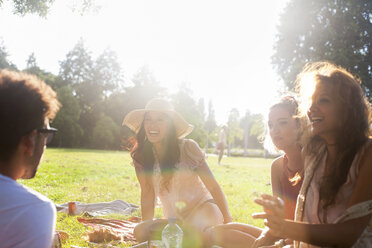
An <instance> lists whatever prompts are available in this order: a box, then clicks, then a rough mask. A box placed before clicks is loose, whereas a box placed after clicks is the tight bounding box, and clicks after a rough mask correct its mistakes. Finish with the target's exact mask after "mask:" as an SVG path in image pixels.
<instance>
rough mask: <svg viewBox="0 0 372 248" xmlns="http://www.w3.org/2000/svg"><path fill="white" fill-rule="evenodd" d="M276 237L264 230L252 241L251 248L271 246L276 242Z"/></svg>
mask: <svg viewBox="0 0 372 248" xmlns="http://www.w3.org/2000/svg"><path fill="white" fill-rule="evenodd" d="M277 239H278V238H277V237H274V236H273V235H271V233H270V231H269V229H267V228H266V229H265V230H263V231H262V233H261V235H260V236H259V237H258V238H257V239H256V240H255V241H254V243H253V245H252V246H251V248H258V247H263V246H264V247H266V246H267V245H272V244H274V243H275V241H276V240H277Z"/></svg>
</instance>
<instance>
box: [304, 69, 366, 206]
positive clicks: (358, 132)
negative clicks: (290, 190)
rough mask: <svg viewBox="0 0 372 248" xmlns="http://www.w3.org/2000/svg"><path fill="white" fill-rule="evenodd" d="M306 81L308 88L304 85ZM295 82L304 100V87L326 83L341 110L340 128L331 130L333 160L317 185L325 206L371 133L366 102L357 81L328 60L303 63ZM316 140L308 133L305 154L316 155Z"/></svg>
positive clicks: (335, 193)
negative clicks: (334, 159)
mask: <svg viewBox="0 0 372 248" xmlns="http://www.w3.org/2000/svg"><path fill="white" fill-rule="evenodd" d="M309 79H310V80H309ZM309 84H310V85H311V87H308V86H309ZM297 85H298V90H299V91H300V94H301V96H302V97H303V98H304V99H303V100H304V103H306V102H307V101H308V100H309V99H310V98H309V95H308V94H307V93H308V92H305V90H306V89H309V88H311V89H313V90H315V89H316V88H317V87H319V85H330V86H331V87H332V90H333V92H334V94H335V96H336V100H337V103H338V106H342V111H340V110H339V111H338V112H339V113H338V114H339V115H340V118H339V120H340V128H338V130H335V131H336V144H335V145H336V151H337V157H336V161H335V163H334V165H333V166H332V167H331V168H329V170H327V172H326V174H325V175H324V176H323V178H322V180H321V185H320V200H321V201H322V204H323V208H327V207H328V206H330V205H332V204H333V203H334V201H335V198H336V195H337V192H338V190H339V189H340V187H341V186H342V185H343V184H344V183H345V182H346V179H347V175H348V172H349V170H350V167H351V164H352V162H353V159H354V157H355V155H356V153H357V152H358V150H359V149H360V148H361V147H362V146H363V144H364V143H365V142H366V141H367V140H368V137H369V135H370V133H371V130H370V123H371V111H370V104H369V102H368V101H367V99H366V97H365V95H364V93H363V90H362V88H361V86H360V82H359V80H358V79H357V78H355V77H354V76H353V75H352V74H350V73H349V72H347V71H346V70H345V69H344V68H342V67H339V66H336V65H333V64H331V63H329V62H317V63H311V64H308V65H306V66H305V67H304V70H303V72H302V73H301V74H299V76H298V78H297ZM310 94H311V95H312V94H313V92H310ZM305 106H306V105H305ZM308 106H309V105H308ZM308 106H307V107H308ZM303 112H304V111H303ZM320 142H325V141H324V140H322V139H321V138H320V137H319V136H311V137H310V139H309V142H308V144H307V146H306V150H305V153H306V154H315V156H320V154H319V153H317V147H318V144H319V143H320Z"/></svg>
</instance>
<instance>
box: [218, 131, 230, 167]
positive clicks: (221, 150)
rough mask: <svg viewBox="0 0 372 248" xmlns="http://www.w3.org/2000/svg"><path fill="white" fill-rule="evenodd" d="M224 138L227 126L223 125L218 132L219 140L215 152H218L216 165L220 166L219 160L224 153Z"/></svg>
mask: <svg viewBox="0 0 372 248" xmlns="http://www.w3.org/2000/svg"><path fill="white" fill-rule="evenodd" d="M226 136H227V126H226V125H223V126H222V128H221V131H220V138H219V140H218V142H217V147H216V148H217V150H218V164H221V160H222V157H223V153H224V152H225V147H226V145H227V143H226Z"/></svg>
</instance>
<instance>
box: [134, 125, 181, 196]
mask: <svg viewBox="0 0 372 248" xmlns="http://www.w3.org/2000/svg"><path fill="white" fill-rule="evenodd" d="M168 123H169V124H168V129H167V133H166V134H165V138H164V140H163V145H164V156H163V157H162V158H159V166H160V171H161V175H162V180H161V186H162V187H161V188H162V190H163V189H167V190H169V188H168V186H169V182H170V180H171V178H172V176H173V172H174V170H175V169H176V164H177V163H178V162H179V158H180V148H179V145H178V143H179V140H178V138H177V133H176V128H175V126H174V124H173V121H172V120H171V119H170V118H168ZM136 141H137V142H136V145H135V146H134V147H133V149H132V150H131V151H130V154H131V156H132V158H133V160H135V161H136V162H137V163H139V164H140V165H142V166H143V170H144V171H145V172H147V173H150V174H152V173H153V172H154V163H155V156H154V151H153V145H152V144H151V142H149V141H148V140H147V138H146V132H145V128H144V125H143V122H142V124H141V128H140V130H139V132H138V133H137V135H136Z"/></svg>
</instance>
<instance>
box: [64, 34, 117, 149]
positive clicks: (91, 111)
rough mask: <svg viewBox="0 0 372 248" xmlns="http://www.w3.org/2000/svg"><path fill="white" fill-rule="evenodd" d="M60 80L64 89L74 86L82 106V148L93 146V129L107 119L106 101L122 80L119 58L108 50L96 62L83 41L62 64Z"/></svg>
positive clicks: (80, 120) (80, 121)
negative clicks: (103, 119)
mask: <svg viewBox="0 0 372 248" xmlns="http://www.w3.org/2000/svg"><path fill="white" fill-rule="evenodd" d="M60 77H61V78H62V80H63V84H62V85H63V86H69V87H71V89H72V90H73V95H74V96H75V97H76V98H77V100H78V102H79V105H80V109H81V115H80V118H79V125H80V126H81V127H84V135H83V138H82V145H83V146H85V147H93V146H94V142H93V140H92V138H93V132H94V128H95V127H96V124H97V122H98V121H99V120H100V118H102V117H103V116H105V114H104V111H105V109H106V107H107V106H106V104H105V103H106V100H107V98H108V97H109V96H110V94H113V93H114V92H115V90H116V88H117V86H118V85H120V84H121V83H122V81H123V80H122V71H121V67H120V65H119V63H118V61H117V56H116V54H115V53H114V52H112V51H111V50H108V49H106V50H105V51H104V52H103V53H102V54H101V55H100V56H99V57H98V58H97V59H96V60H94V59H93V58H92V56H91V52H90V51H88V50H87V49H86V48H85V45H84V41H83V40H80V41H79V42H78V43H77V44H76V45H75V47H74V48H73V49H72V50H71V51H70V52H69V53H68V54H67V55H66V59H65V60H64V61H61V62H60Z"/></svg>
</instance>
